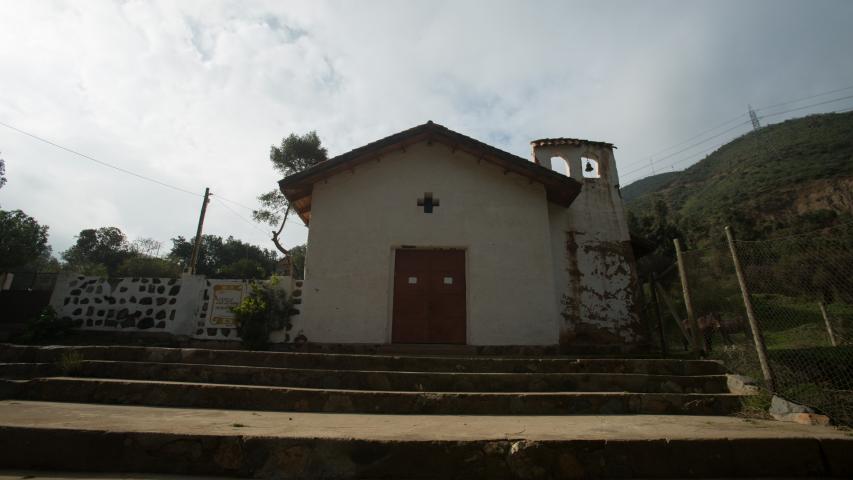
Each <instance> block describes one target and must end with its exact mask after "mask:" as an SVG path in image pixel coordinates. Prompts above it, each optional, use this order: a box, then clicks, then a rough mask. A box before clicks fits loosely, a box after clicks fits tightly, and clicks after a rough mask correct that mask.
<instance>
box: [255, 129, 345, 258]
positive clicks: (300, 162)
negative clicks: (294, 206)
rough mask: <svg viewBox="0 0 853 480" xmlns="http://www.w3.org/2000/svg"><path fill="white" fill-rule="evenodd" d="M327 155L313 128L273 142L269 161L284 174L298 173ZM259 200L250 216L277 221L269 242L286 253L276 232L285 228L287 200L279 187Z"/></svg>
mask: <svg viewBox="0 0 853 480" xmlns="http://www.w3.org/2000/svg"><path fill="white" fill-rule="evenodd" d="M327 159H328V156H327V152H326V149H325V148H323V146H322V144H321V142H320V137H318V136H317V132H314V131H311V132H308V133H306V134H304V135H296V134H294V133H291V134H290V135H288V136H287V137H285V138H283V139H282V140H281V146H278V147H277V146H275V145H273V146H272V147H271V149H270V161H271V162H272V166H273V169H275V171H277V172H278V173H280V174H281V175H283V176H285V177H287V176H289V175H293V174H294V173H299V172H301V171H303V170H305V169H307V168H310V167H313V166H314V165H317V164H318V163H320V162H324V161H326V160H327ZM258 201H259V202H260V203H261V206H260V208H259V209H257V210H254V211H253V212H252V217H253V218H254V219H255V221H257V222H260V223H266V224H269V225H270V226H272V227H275V226H276V225H278V229H277V230H273V231H272V242H273V244H275V247H276V248H277V249H278V250H279V251H280V252H281V253H283V254H285V255H288V250H287V249H286V248H284V247H283V246H282V245H281V241H280V239H279V236H280V235H281V232H282V230H284V224H285V222H286V221H287V216H288V214H289V213H290V204H289V203H288V201H287V199H286V198H285V197H284V195H282V193H281V192H280V191H278V190H272V191H269V192H267V193H264V194H262V195H260V196H258Z"/></svg>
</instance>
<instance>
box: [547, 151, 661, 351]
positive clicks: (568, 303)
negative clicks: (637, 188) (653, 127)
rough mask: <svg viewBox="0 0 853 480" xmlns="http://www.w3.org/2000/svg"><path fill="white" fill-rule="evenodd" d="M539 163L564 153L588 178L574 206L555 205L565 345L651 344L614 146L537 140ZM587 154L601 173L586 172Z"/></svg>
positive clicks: (574, 171) (576, 173)
mask: <svg viewBox="0 0 853 480" xmlns="http://www.w3.org/2000/svg"><path fill="white" fill-rule="evenodd" d="M533 153H534V158H535V161H536V162H537V163H540V165H543V166H545V165H549V164H548V163H545V162H547V161H549V159H550V158H552V157H555V156H558V157H561V158H563V159H566V161H567V162H568V164H569V173H570V175H571V176H572V178H575V179H576V180H578V181H581V182H582V183H583V188H582V189H581V192H580V194H579V195H578V197H577V198H576V199H575V201H574V202H573V203H572V205H571V206H570V207H568V208H561V207H558V206H556V205H553V204H552V205H551V206H550V212H549V218H550V224H551V229H552V236H551V241H552V243H553V253H554V262H555V273H554V281H555V283H556V289H557V292H558V295H559V296H560V297H559V308H560V315H561V317H562V321H561V324H560V331H559V341H560V346H561V347H563V348H564V349H571V348H572V347H576V346H586V345H623V346H636V345H641V344H644V343H645V342H646V341H647V339H646V338H645V332H646V330H645V329H643V328H641V323H640V319H639V315H638V311H637V308H638V305H637V299H638V287H639V282H638V279H637V271H636V261H635V259H634V254H633V250H632V248H631V243H630V235H629V233H628V226H627V220H626V218H625V210H624V206H623V204H622V198H621V195H619V183H618V176H617V172H616V167H615V164H614V160H613V152H612V149H611V147H609V146H606V145H602V144H593V143H585V142H584V141H578V142H566V143H564V144H548V145H537V144H536V143H535V142H534V151H533ZM582 157H591V158H595V159H597V161H598V173H599V175H600V176H599V178H583V176H582V171H583V169H582V167H583V164H582Z"/></svg>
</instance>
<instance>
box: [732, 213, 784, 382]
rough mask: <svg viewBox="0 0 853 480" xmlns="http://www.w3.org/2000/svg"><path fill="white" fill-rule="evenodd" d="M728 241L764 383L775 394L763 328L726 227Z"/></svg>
mask: <svg viewBox="0 0 853 480" xmlns="http://www.w3.org/2000/svg"><path fill="white" fill-rule="evenodd" d="M726 239H727V240H728V242H729V250H730V251H731V252H732V263H734V266H735V274H736V275H737V281H738V284H739V285H740V292H741V294H742V295H743V306H744V307H745V308H746V318H747V319H748V320H749V327H750V329H751V330H752V339H753V341H754V342H755V351H756V353H757V354H758V363H760V364H761V373H762V375H764V381H765V382H767V389H768V390H770V392H771V393H773V392H775V391H776V379H775V378H774V376H773V370H772V369H771V368H770V362H769V361H768V359H767V346H766V345H765V344H764V335H762V334H761V327H760V326H759V325H758V320H756V318H755V311H754V310H753V308H752V300H751V299H750V297H749V288H748V287H747V285H746V277H744V275H743V268H742V267H741V265H740V258H739V257H738V254H737V247H735V239H734V236H733V235H732V229H731V228H729V227H728V226H726Z"/></svg>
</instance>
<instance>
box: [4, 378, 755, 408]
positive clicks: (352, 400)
mask: <svg viewBox="0 0 853 480" xmlns="http://www.w3.org/2000/svg"><path fill="white" fill-rule="evenodd" d="M0 398H15V399H21V400H37V401H53V402H87V403H105V404H125V405H147V406H170V407H188V408H222V409H242V410H265V411H293V412H337V413H378V414H406V415H410V414H429V415H436V414H445V415H577V414H594V415H602V414H604V415H608V414H609V415H616V414H655V415H663V414H667V415H729V414H733V413H735V412H738V411H740V410H741V399H742V397H741V396H738V395H733V394H722V393H708V394H706V393H692V394H680V393H626V392H545V393H542V392H534V393H530V392H497V393H494V392H489V393H485V392H398V391H364V390H341V389H322V390H321V389H310V388H288V387H271V386H250V385H224V384H208V383H185V382H163V381H142V380H123V379H101V378H70V377H46V378H37V379H33V380H2V381H0Z"/></svg>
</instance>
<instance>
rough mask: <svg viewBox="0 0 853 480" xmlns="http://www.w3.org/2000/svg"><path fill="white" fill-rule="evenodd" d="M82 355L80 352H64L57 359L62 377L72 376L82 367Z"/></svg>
mask: <svg viewBox="0 0 853 480" xmlns="http://www.w3.org/2000/svg"><path fill="white" fill-rule="evenodd" d="M83 360H84V358H83V355H82V354H80V352H73V351H72V352H66V353H63V354H62V356H61V357H59V362H58V363H59V365H58V366H59V371H60V372H62V374H63V375H73V374H75V373H77V372H79V371H80V369H81V368H82V367H83Z"/></svg>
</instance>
